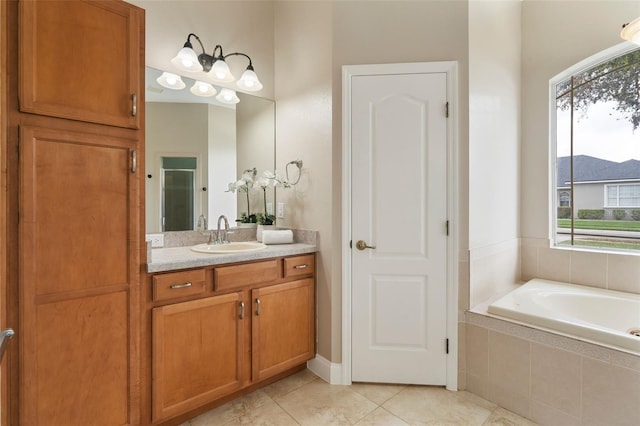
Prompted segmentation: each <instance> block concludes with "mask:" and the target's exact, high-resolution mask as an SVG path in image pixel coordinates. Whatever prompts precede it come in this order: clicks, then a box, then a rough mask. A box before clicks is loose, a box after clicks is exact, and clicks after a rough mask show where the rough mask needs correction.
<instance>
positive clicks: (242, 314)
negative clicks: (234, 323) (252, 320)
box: [240, 302, 244, 319]
mask: <svg viewBox="0 0 640 426" xmlns="http://www.w3.org/2000/svg"><path fill="white" fill-rule="evenodd" d="M240 319H244V302H240Z"/></svg>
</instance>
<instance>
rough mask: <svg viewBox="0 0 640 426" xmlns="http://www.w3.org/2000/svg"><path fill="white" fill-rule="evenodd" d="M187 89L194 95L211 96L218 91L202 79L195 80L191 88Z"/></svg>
mask: <svg viewBox="0 0 640 426" xmlns="http://www.w3.org/2000/svg"><path fill="white" fill-rule="evenodd" d="M189 90H191V93H193V94H194V95H196V96H213V95H215V94H216V93H218V91H217V90H216V89H215V87H213V86H212V85H211V84H210V83H205V82H204V81H197V80H196V82H195V83H193V86H191V89H189Z"/></svg>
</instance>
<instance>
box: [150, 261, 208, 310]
mask: <svg viewBox="0 0 640 426" xmlns="http://www.w3.org/2000/svg"><path fill="white" fill-rule="evenodd" d="M205 289H206V274H205V270H204V269H196V270H193V271H183V272H174V273H170V274H160V275H154V276H153V300H154V301H156V302H157V301H160V300H168V299H175V298H177V297H184V296H192V295H194V294H199V293H204V291H205Z"/></svg>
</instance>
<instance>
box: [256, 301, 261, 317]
mask: <svg viewBox="0 0 640 426" xmlns="http://www.w3.org/2000/svg"><path fill="white" fill-rule="evenodd" d="M256 316H260V299H257V298H256Z"/></svg>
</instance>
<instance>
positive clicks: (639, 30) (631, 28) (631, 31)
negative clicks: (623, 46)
mask: <svg viewBox="0 0 640 426" xmlns="http://www.w3.org/2000/svg"><path fill="white" fill-rule="evenodd" d="M620 37H622V38H623V39H624V40H627V41H630V42H631V43H635V44H640V18H636V19H634V20H633V21H631V22H629V23H628V24H624V25H623V26H622V32H621V33H620Z"/></svg>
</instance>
